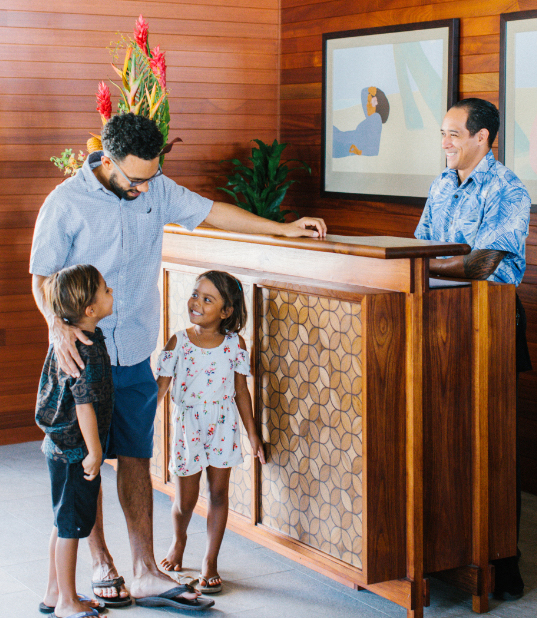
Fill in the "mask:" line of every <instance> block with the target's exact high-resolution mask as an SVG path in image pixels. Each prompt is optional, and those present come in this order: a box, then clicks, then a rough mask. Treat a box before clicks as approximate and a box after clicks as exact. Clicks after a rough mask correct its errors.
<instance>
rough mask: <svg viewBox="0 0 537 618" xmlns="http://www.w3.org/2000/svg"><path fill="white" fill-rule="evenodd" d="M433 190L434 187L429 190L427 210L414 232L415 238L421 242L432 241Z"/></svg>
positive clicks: (425, 209) (422, 214)
mask: <svg viewBox="0 0 537 618" xmlns="http://www.w3.org/2000/svg"><path fill="white" fill-rule="evenodd" d="M431 189H432V187H431V188H430V189H429V196H428V197H427V202H426V203H425V208H424V209H423V212H422V213H421V217H420V221H419V223H418V227H417V228H416V231H415V232H414V237H415V238H419V239H420V240H431Z"/></svg>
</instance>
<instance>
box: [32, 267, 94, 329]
mask: <svg viewBox="0 0 537 618" xmlns="http://www.w3.org/2000/svg"><path fill="white" fill-rule="evenodd" d="M99 277H100V273H99V271H98V270H97V269H96V268H95V266H92V265H91V264H76V265H75V266H68V267H67V268H63V269H62V270H60V271H58V272H57V273H54V274H53V275H50V277H47V278H46V279H45V282H44V283H43V294H44V297H45V302H46V303H47V305H48V306H49V307H50V308H51V309H52V312H53V313H54V315H57V316H58V317H59V318H61V319H62V320H65V321H66V322H68V323H69V324H78V322H80V320H81V319H82V318H83V316H84V311H85V310H86V307H89V306H90V305H91V304H92V303H93V302H94V300H95V294H96V293H97V290H98V289H99V282H100V279H99Z"/></svg>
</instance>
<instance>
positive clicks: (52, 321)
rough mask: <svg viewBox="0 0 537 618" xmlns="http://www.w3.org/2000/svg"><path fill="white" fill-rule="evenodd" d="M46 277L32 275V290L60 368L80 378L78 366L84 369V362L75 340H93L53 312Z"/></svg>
mask: <svg viewBox="0 0 537 618" xmlns="http://www.w3.org/2000/svg"><path fill="white" fill-rule="evenodd" d="M46 278H47V277H43V276H42V275H32V292H33V294H34V299H35V303H36V305H37V308H38V309H39V311H41V313H42V314H43V316H44V318H45V320H46V321H47V324H48V328H49V332H50V337H51V341H52V343H53V344H54V349H55V351H56V356H57V357H58V363H59V364H60V368H61V369H62V370H63V371H65V373H68V374H69V375H71V376H73V377H75V378H78V377H79V376H80V371H79V370H78V367H80V369H84V363H83V361H82V359H81V358H80V354H79V353H78V349H77V347H76V345H75V342H76V340H77V339H78V340H80V341H82V343H85V344H86V345H92V344H93V342H92V341H91V339H88V338H87V337H86V335H84V333H83V332H82V331H81V330H80V329H79V328H76V327H75V326H70V325H69V324H67V323H66V322H64V321H63V320H61V319H60V318H59V317H58V316H56V315H54V313H52V311H51V309H50V307H49V306H48V305H47V303H46V302H45V297H44V295H43V283H44V282H45V279H46ZM77 365H78V367H77Z"/></svg>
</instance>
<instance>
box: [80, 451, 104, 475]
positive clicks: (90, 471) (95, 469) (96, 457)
mask: <svg viewBox="0 0 537 618" xmlns="http://www.w3.org/2000/svg"><path fill="white" fill-rule="evenodd" d="M102 457H103V454H102V452H101V453H88V454H87V455H86V457H85V458H84V459H83V460H82V467H83V468H84V478H85V479H86V481H93V479H94V478H95V477H96V476H97V475H98V474H99V470H100V469H101V459H102Z"/></svg>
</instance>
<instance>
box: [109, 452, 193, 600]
mask: <svg viewBox="0 0 537 618" xmlns="http://www.w3.org/2000/svg"><path fill="white" fill-rule="evenodd" d="M117 490H118V495H119V501H120V503H121V507H122V508H123V513H124V514H125V519H126V520H127V528H128V531H129V540H130V544H131V552H132V564H133V572H134V579H133V581H132V585H131V595H132V596H133V597H134V598H138V599H139V598H141V597H146V596H154V595H157V594H161V593H163V592H166V591H167V590H169V589H170V588H174V587H175V586H177V581H176V580H174V579H172V578H171V577H168V575H165V574H164V573H162V571H159V569H158V567H157V564H156V562H155V556H154V553H153V487H152V485H151V476H150V473H149V459H139V458H136V457H125V456H119V457H118V468H117ZM181 596H184V597H185V598H188V599H195V598H196V597H197V596H199V592H192V593H190V592H185V593H184V594H183V595H181Z"/></svg>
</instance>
